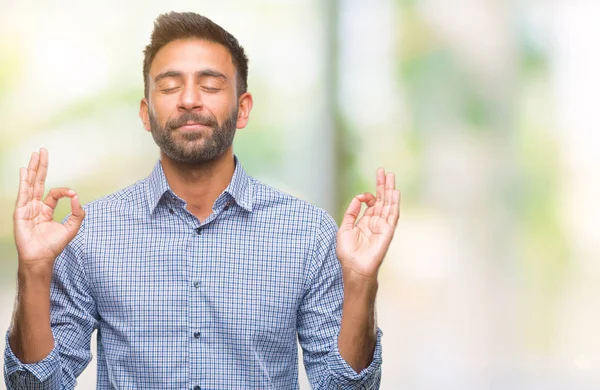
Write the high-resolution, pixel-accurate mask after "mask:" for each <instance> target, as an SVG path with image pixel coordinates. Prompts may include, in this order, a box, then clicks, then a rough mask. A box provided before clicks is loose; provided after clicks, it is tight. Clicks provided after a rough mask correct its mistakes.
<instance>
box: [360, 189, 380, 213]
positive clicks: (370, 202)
mask: <svg viewBox="0 0 600 390" xmlns="http://www.w3.org/2000/svg"><path fill="white" fill-rule="evenodd" d="M357 198H358V200H359V201H361V202H363V203H366V205H367V209H366V210H365V214H364V215H367V216H371V215H373V214H374V210H375V205H376V204H377V198H376V197H375V195H373V194H371V193H370V192H365V193H364V194H360V195H358V196H357Z"/></svg>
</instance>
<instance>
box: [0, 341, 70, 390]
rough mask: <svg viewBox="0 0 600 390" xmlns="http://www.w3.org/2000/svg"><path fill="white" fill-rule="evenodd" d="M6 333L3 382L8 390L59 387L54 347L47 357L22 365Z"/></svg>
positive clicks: (58, 370) (58, 371)
mask: <svg viewBox="0 0 600 390" xmlns="http://www.w3.org/2000/svg"><path fill="white" fill-rule="evenodd" d="M9 334H10V332H7V333H6V338H5V341H6V348H5V350H4V381H5V383H6V386H7V389H8V390H21V389H36V390H37V389H54V388H58V387H59V386H60V382H61V378H60V376H61V369H60V359H59V355H58V352H57V350H56V346H54V348H53V349H52V351H50V353H49V354H48V356H46V357H45V358H44V359H43V360H40V361H39V362H37V363H31V364H23V363H21V361H20V360H19V359H18V358H17V357H16V356H15V354H14V353H13V351H12V349H11V348H10V344H9V342H8V338H9Z"/></svg>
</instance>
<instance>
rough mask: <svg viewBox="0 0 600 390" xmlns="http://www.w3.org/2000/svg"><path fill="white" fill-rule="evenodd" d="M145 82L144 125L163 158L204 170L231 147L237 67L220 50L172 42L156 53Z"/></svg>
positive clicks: (201, 44)
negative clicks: (204, 166) (145, 117)
mask: <svg viewBox="0 0 600 390" xmlns="http://www.w3.org/2000/svg"><path fill="white" fill-rule="evenodd" d="M148 77H149V80H148V83H149V93H148V101H147V102H146V103H145V105H146V110H147V120H144V122H145V124H146V128H147V129H148V130H149V131H150V132H151V133H152V137H153V138H154V141H155V142H156V144H157V145H158V146H159V148H160V149H161V151H162V152H163V153H164V154H165V155H166V156H168V157H169V158H171V159H172V160H175V161H177V162H183V163H187V164H202V163H206V162H210V161H213V160H215V159H217V158H218V157H220V156H222V155H223V153H225V152H226V151H227V150H228V149H229V148H230V147H231V145H232V143H233V137H234V135H235V131H236V124H237V121H238V99H237V93H236V75H235V67H234V65H233V62H232V60H231V55H230V54H229V52H228V51H227V49H226V48H225V47H224V46H222V45H219V44H217V43H212V42H208V41H204V40H199V39H188V40H176V41H173V42H170V43H168V44H167V45H165V46H164V47H162V48H161V49H160V50H159V51H158V53H156V56H155V57H154V60H153V61H152V65H151V67H150V72H149V75H148ZM143 106H144V101H142V107H143ZM142 119H144V114H142Z"/></svg>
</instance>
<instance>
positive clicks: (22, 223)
mask: <svg viewBox="0 0 600 390" xmlns="http://www.w3.org/2000/svg"><path fill="white" fill-rule="evenodd" d="M47 173H48V151H47V150H46V149H43V148H42V149H40V152H39V153H37V152H36V153H33V154H32V155H31V159H30V160H29V166H28V167H27V169H25V168H21V170H20V178H21V180H20V183H19V195H18V197H17V205H16V207H15V212H14V215H13V219H14V230H15V243H16V246H17V253H18V256H19V268H20V269H21V270H25V269H27V270H29V269H37V268H39V267H41V268H44V269H49V270H50V271H51V270H52V265H53V263H54V259H56V258H57V257H58V255H59V254H60V253H61V252H62V251H63V249H65V247H66V246H67V244H68V243H69V242H70V241H71V240H72V239H73V238H74V237H75V235H76V234H77V231H78V230H79V227H80V226H81V223H82V222H83V218H84V217H85V212H84V211H83V209H82V208H81V205H80V204H79V198H78V197H77V194H76V193H75V192H74V191H72V190H70V189H68V188H53V189H51V190H50V191H49V192H48V195H47V196H46V198H45V199H44V201H43V202H42V196H43V195H44V185H45V182H46V174H47ZM65 197H68V198H71V215H70V216H69V218H68V219H67V221H65V223H64V224H61V223H58V222H56V221H54V209H55V208H56V205H57V204H58V201H59V199H61V198H65Z"/></svg>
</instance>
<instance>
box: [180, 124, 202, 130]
mask: <svg viewBox="0 0 600 390" xmlns="http://www.w3.org/2000/svg"><path fill="white" fill-rule="evenodd" d="M208 127H209V126H205V125H201V124H199V123H190V124H185V125H183V126H180V127H178V128H177V129H179V130H182V131H198V130H202V129H206V128H208Z"/></svg>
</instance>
